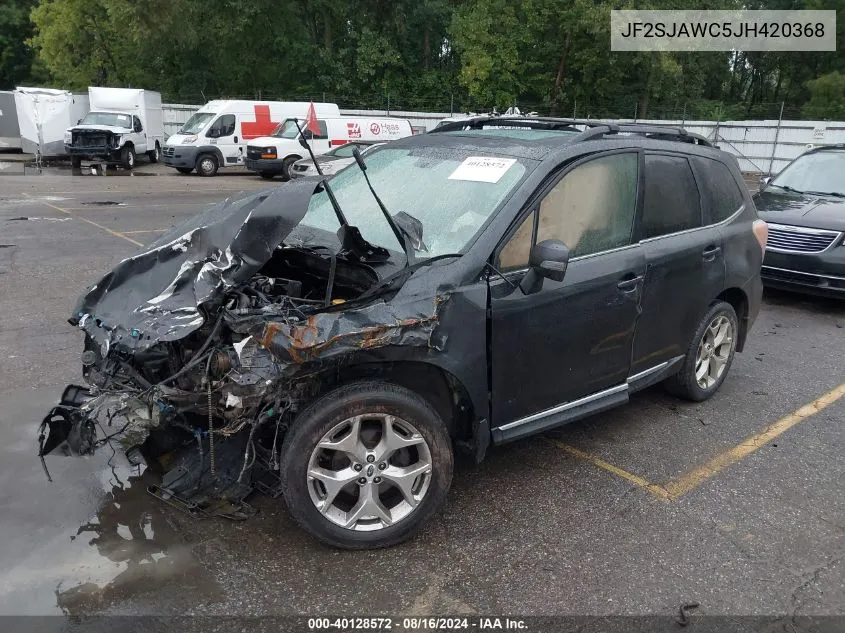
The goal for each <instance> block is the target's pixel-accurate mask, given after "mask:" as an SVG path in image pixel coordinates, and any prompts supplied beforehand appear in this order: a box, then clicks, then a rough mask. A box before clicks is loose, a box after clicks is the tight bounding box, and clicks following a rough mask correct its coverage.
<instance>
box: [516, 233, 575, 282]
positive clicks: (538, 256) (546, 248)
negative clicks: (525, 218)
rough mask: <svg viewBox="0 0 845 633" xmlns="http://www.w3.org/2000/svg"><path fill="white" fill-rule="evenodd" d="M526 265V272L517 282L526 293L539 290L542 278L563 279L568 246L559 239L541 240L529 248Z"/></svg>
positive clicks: (566, 263) (567, 257)
mask: <svg viewBox="0 0 845 633" xmlns="http://www.w3.org/2000/svg"><path fill="white" fill-rule="evenodd" d="M528 265H529V266H530V268H529V270H528V273H527V274H526V275H525V277H523V278H522V281H521V282H520V284H519V287H520V289H521V290H522V292H523V293H524V294H527V295H528V294H533V293H535V292H539V291H540V289H541V288H542V287H543V279H551V280H552V281H563V278H564V276H565V275H566V267H567V266H568V265H569V248H568V247H567V246H566V244H564V243H563V242H561V241H560V240H543V241H542V242H539V243H538V244H535V245H534V248H533V249H531V255H530V256H529V258H528Z"/></svg>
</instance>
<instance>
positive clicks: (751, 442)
mask: <svg viewBox="0 0 845 633" xmlns="http://www.w3.org/2000/svg"><path fill="white" fill-rule="evenodd" d="M842 396H845V383H843V384H841V385H839V386H838V387H836V388H835V389H831V390H830V391H828V392H827V393H826V394H824V395H823V396H821V397H820V398H817V399H816V400H813V401H812V402H810V403H809V404H805V405H804V406H803V407H801V408H800V409H798V410H797V411H794V412H793V413H790V414H789V415H787V416H784V417H782V418H781V419H780V420H778V421H777V422H775V423H774V424H772V425H771V426H768V427H766V428H765V429H763V430H762V431H761V432H760V433H757V434H756V435H752V436H751V437H749V438H747V439H746V440H745V441H744V442H742V443H741V444H738V445H737V446H734V447H733V448H731V449H729V450H727V451H725V452H724V453H721V454H720V455H717V456H716V457H714V458H713V459H711V460H710V461H709V462H707V463H706V464H704V465H702V466H699V467H698V468H696V469H694V470H692V471H690V472H688V473H687V474H685V475H681V476H680V477H678V478H677V479H675V480H674V481H671V482H669V483H667V484H666V485H665V486H664V487H665V488H666V491H667V492H668V493H669V495H670V496H671V497H672V498H677V497H680V496H681V495H683V494H686V493H687V492H689V491H690V490H692V489H693V488H696V487H698V486H699V485H701V484H702V483H703V482H704V481H705V480H706V479H709V478H710V477H712V476H713V475H715V474H716V473H718V472H719V471H721V470H723V469H724V468H726V467H727V466H730V465H731V464H734V463H736V462H738V461H739V460H741V459H742V458H744V457H747V456H748V455H750V454H751V453H753V452H754V451H756V450H757V449H758V448H760V447H762V446H765V445H766V444H768V443H769V442H771V441H772V440H773V439H775V438H776V437H778V436H779V435H781V434H782V433H784V432H786V431H788V430H789V429H791V428H792V427H793V426H795V425H796V424H798V423H799V422H801V421H802V420H806V419H807V418H809V417H811V416H813V415H815V414H816V413H818V412H819V411H821V410H822V409H824V408H826V407H829V406H830V405H831V404H833V403H834V402H836V401H837V400H839V399H840V398H841V397H842Z"/></svg>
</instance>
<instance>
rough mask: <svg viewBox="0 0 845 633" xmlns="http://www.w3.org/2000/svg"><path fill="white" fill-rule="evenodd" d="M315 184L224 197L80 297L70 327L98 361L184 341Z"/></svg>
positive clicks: (278, 237) (296, 217)
mask: <svg viewBox="0 0 845 633" xmlns="http://www.w3.org/2000/svg"><path fill="white" fill-rule="evenodd" d="M317 184H318V183H315V182H314V181H300V182H291V183H287V184H285V186H284V187H278V188H275V189H270V190H266V191H260V192H258V193H250V194H245V195H240V196H237V197H234V198H230V199H227V200H225V201H223V202H221V203H218V204H216V205H213V206H211V207H209V208H208V209H206V210H204V211H202V212H201V213H199V214H197V215H196V216H194V217H192V218H190V219H188V220H186V221H185V222H183V223H182V224H180V225H178V226H176V227H174V228H172V229H170V230H169V231H167V232H166V233H165V234H164V235H162V236H161V237H159V238H158V239H157V240H156V241H155V242H153V243H152V244H150V245H148V246H146V247H144V248H143V249H142V250H141V252H139V253H138V254H136V255H133V256H132V257H129V258H127V259H124V260H123V261H121V262H120V263H119V264H118V265H117V266H116V267H115V268H114V270H112V271H111V272H110V273H108V274H107V275H106V276H105V277H103V278H102V279H100V281H98V282H97V283H96V284H95V285H94V286H92V287H91V288H89V289H88V291H87V292H86V293H85V294H84V295H83V296H82V297H80V299H79V301H78V302H77V305H76V308H75V309H74V311H73V315H72V317H71V319H70V322H71V323H72V324H74V325H78V326H79V327H80V328H82V329H83V330H84V331H85V332H86V333H87V334H88V335H89V336H91V337H92V338H93V339H94V340H95V341H96V342H97V343H98V344H99V346H100V351H101V353H102V354H103V356H105V355H106V354H108V351H109V349H110V347H112V346H114V345H116V344H122V345H125V346H126V347H128V348H130V349H133V350H135V351H140V350H144V349H147V348H149V347H151V346H152V345H154V344H156V343H157V342H159V341H175V340H179V339H181V338H184V337H185V336H187V335H188V334H190V333H191V332H193V331H195V330H196V329H198V328H199V327H200V326H202V324H203V322H204V317H203V314H202V312H201V311H200V307H201V306H203V305H205V304H209V303H212V302H213V301H214V300H215V299H219V298H221V297H222V295H223V294H224V293H225V292H226V290H227V289H228V288H231V287H232V286H234V285H237V284H240V283H242V282H244V281H246V280H248V279H249V278H250V277H252V275H254V274H255V273H256V272H258V270H259V269H260V268H261V267H262V266H263V265H264V264H265V263H266V262H267V261H268V260H269V259H270V257H271V256H272V254H273V251H274V250H275V248H276V247H277V246H279V245H280V244H281V243H282V241H283V240H284V239H285V238H286V237H287V236H288V234H290V232H291V231H292V230H293V229H294V227H296V225H297V224H299V222H300V221H301V220H302V218H303V217H304V216H305V213H306V211H307V210H308V203H309V201H310V199H311V196H312V194H313V193H314V190H315V188H316V186H317Z"/></svg>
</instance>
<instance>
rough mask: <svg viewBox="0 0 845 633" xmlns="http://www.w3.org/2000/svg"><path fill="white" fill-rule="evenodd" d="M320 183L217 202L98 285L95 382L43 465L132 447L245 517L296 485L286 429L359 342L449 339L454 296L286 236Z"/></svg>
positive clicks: (188, 495)
mask: <svg viewBox="0 0 845 633" xmlns="http://www.w3.org/2000/svg"><path fill="white" fill-rule="evenodd" d="M316 186H317V185H315V183H314V182H313V181H303V182H292V183H289V184H288V185H286V186H285V187H284V190H283V191H280V190H274V191H270V192H261V193H259V194H250V195H246V196H243V197H240V198H237V199H233V200H227V201H226V202H223V203H221V204H219V205H215V206H214V207H211V208H210V209H208V210H207V211H204V212H203V213H201V214H200V215H199V216H196V217H195V218H192V219H190V220H188V221H187V222H186V223H184V224H183V225H180V226H177V227H175V228H174V229H171V230H170V231H169V232H167V233H166V234H165V235H163V236H162V237H161V238H159V239H158V240H156V241H155V242H154V243H153V244H151V245H150V246H148V247H146V248H145V249H143V250H142V252H140V253H139V254H137V255H135V256H133V257H130V258H128V259H125V260H123V261H122V262H120V263H119V264H118V266H116V267H115V269H114V270H113V271H112V272H110V273H108V274H107V275H106V276H104V277H103V278H102V279H101V280H100V281H99V282H98V283H97V284H95V285H94V286H92V287H91V288H89V289H88V291H87V292H86V294H85V295H83V297H81V298H80V300H79V302H78V305H77V307H76V309H75V310H74V314H73V316H72V317H71V318H70V319H69V321H70V323H71V324H72V325H75V326H76V327H77V328H79V329H81V330H83V331H84V332H85V342H84V350H83V353H82V358H81V360H82V366H83V371H82V373H83V377H84V379H85V382H86V383H87V386H77V385H71V386H69V387H68V388H67V389H66V390H65V392H64V394H63V395H62V398H61V401H60V403H59V405H58V406H56V407H55V408H53V409H52V410H51V411H50V413H49V415H48V416H47V417H46V418H45V419H44V420H43V421H42V423H41V427H40V431H39V456H40V457H41V459H42V462H43V461H44V456H45V455H48V454H64V455H86V454H90V453H92V452H93V451H95V450H96V449H97V448H99V447H100V446H103V445H105V444H108V443H119V445H120V447H121V448H122V449H123V451H124V452H125V453H126V455H127V457H128V459H129V461H130V463H133V464H145V465H146V466H147V467H148V468H151V469H154V470H156V471H158V472H160V473H161V474H162V475H163V477H162V482H161V484H160V485H158V486H153V487H151V488H150V492H151V493H152V494H153V495H155V496H157V497H159V498H160V499H162V500H164V501H167V502H168V503H171V504H174V505H176V506H178V507H180V508H181V509H183V510H186V511H188V512H190V513H193V514H201V515H221V516H227V517H230V518H245V517H246V516H248V515H249V514H250V507H249V506H248V504H246V502H245V501H244V500H245V498H246V497H247V496H248V495H249V494H250V493H251V492H253V491H254V490H256V489H259V490H261V491H263V492H266V493H268V494H271V495H273V496H278V494H280V492H281V485H280V484H281V482H280V480H279V477H278V470H279V468H278V461H277V460H278V456H279V450H280V446H281V442H282V440H283V438H284V435H285V432H286V430H287V428H288V426H289V425H290V424H291V422H292V420H293V419H294V418H295V415H296V414H297V412H299V411H300V410H302V408H303V407H304V406H307V404H308V403H309V402H310V401H312V400H313V399H314V397H316V395H318V394H319V392H320V390H321V389H322V388H323V387H324V383H325V380H326V377H327V376H330V375H331V372H332V368H333V367H335V366H336V365H337V364H338V363H340V362H343V360H344V359H345V358H347V357H348V356H349V355H350V353H352V352H355V351H360V350H370V349H373V348H378V347H383V346H388V345H420V346H429V347H436V346H437V342H436V341H434V340H433V339H432V334H433V332H434V328H435V326H436V322H437V318H438V314H437V313H438V309H439V306H440V304H441V303H442V301H443V298H437V299H434V300H432V299H428V300H426V301H421V300H416V301H410V302H407V303H405V304H402V303H400V304H399V305H400V306H402V307H397V306H396V305H394V304H393V303H392V302H391V303H388V302H385V301H384V300H383V298H381V297H380V296H379V294H378V293H373V292H372V290H373V288H374V287H376V286H378V284H379V282H380V281H382V279H381V277H380V275H379V274H378V273H377V272H376V270H375V269H374V268H373V267H372V266H371V265H369V264H368V263H367V262H365V261H361V259H360V258H356V257H353V256H351V255H350V254H348V253H344V252H343V251H341V252H336V251H335V250H332V249H330V248H327V247H325V246H321V245H310V244H303V243H298V244H297V243H286V242H285V240H286V238H287V237H288V235H289V234H290V233H291V231H292V229H293V228H294V227H295V226H296V225H297V224H298V223H299V222H300V220H301V219H302V217H303V216H304V215H305V212H306V210H307V208H308V202H309V200H310V197H311V195H312V194H313V193H314V191H315V187H316ZM292 242H293V241H292ZM362 297H363V299H362ZM113 445H114V444H113ZM45 470H47V466H46V463H45ZM48 477H49V471H48Z"/></svg>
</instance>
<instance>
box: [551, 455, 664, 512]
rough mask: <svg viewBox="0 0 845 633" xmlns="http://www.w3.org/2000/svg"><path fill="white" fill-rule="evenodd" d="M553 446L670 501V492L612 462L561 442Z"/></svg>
mask: <svg viewBox="0 0 845 633" xmlns="http://www.w3.org/2000/svg"><path fill="white" fill-rule="evenodd" d="M550 441H551V442H552V444H554V445H555V446H557V447H558V448H560V449H561V450H564V451H566V452H567V453H569V454H570V455H573V456H575V457H578V458H580V459H583V460H585V461H588V462H590V463H591V464H593V465H594V466H598V467H599V468H601V469H603V470H606V471H608V472H610V473H613V474H614V475H616V476H617V477H621V478H622V479H626V480H627V481H630V482H631V483H632V484H634V485H635V486H639V487H640V488H642V489H643V490H646V491H648V492H650V493H651V494H653V495H654V496H655V497H657V498H658V499H662V500H663V501H670V500H671V497H670V495H669V493H668V492H666V490H665V489H664V488H663V487H662V486H658V485H657V484H653V483H650V482H648V481H646V480H645V479H643V478H642V477H639V476H637V475H634V474H633V473H629V472H628V471H627V470H622V469H621V468H619V467H618V466H614V465H613V464H611V463H610V462H606V461H604V460H603V459H601V458H599V457H596V456H595V455H590V454H589V453H585V452H584V451H582V450H580V449H578V448H575V447H574V446H570V445H569V444H565V443H563V442H561V441H559V440H550Z"/></svg>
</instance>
